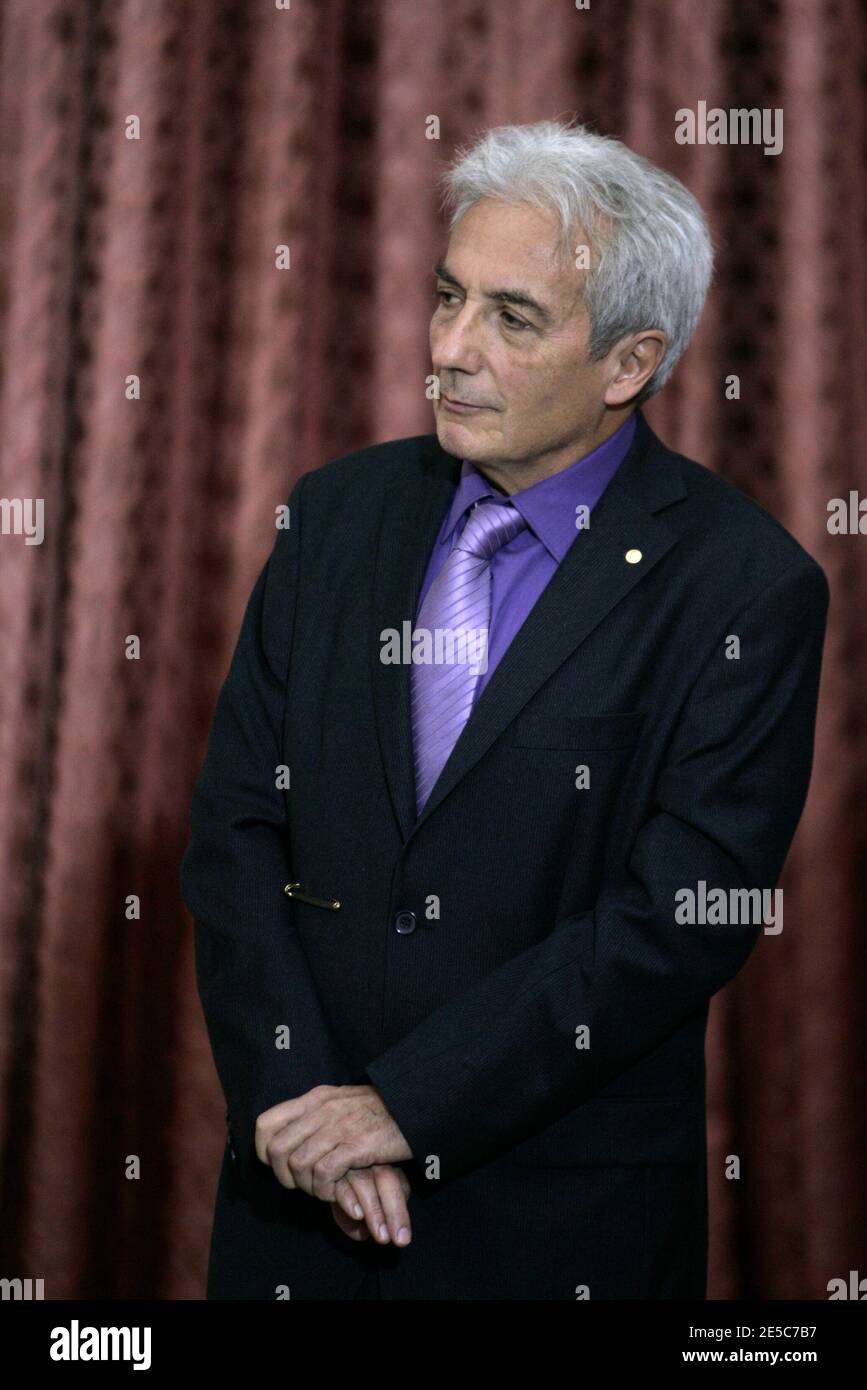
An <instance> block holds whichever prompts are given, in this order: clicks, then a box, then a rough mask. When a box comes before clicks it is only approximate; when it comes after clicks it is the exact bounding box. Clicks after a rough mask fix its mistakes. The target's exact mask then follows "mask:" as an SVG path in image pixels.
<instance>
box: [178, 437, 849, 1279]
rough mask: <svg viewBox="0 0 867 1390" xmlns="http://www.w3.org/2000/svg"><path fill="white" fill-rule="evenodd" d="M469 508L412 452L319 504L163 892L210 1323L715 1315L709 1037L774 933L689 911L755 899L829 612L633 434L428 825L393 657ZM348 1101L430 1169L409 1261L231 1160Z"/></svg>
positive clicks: (326, 481) (739, 514) (689, 479)
mask: <svg viewBox="0 0 867 1390" xmlns="http://www.w3.org/2000/svg"><path fill="white" fill-rule="evenodd" d="M459 471H460V460H459V459H456V458H454V457H452V456H451V455H449V454H447V453H445V452H444V451H443V450H442V449H441V448H440V446H439V444H438V441H437V438H436V436H435V435H423V436H420V437H417V438H412V439H401V440H396V441H393V442H390V443H387V444H382V445H376V446H374V447H372V448H368V449H362V450H360V451H357V452H355V453H352V454H350V455H348V456H346V457H344V458H340V459H337V460H334V461H332V462H330V463H328V464H327V465H325V466H324V467H322V468H320V469H318V470H315V471H314V472H312V473H308V474H306V475H305V476H304V477H303V478H302V479H301V480H300V481H299V482H298V483H297V484H296V486H295V488H294V489H293V491H292V495H291V497H290V508H291V526H290V528H289V530H287V531H280V532H278V534H277V539H276V542H275V545H274V548H273V552H272V554H271V556H270V558H269V560H268V562H267V563H266V565H265V567H264V569H263V570H262V573H261V574H260V576H259V579H258V581H257V583H256V585H255V588H254V590H253V593H252V596H251V598H250V601H249V605H248V608H247V611H246V615H245V618H244V622H243V626H242V630H241V634H240V637H239V641H238V645H237V649H236V651H235V654H234V658H233V660H232V664H231V668H230V670H229V673H228V676H227V678H226V681H225V684H224V686H223V688H222V691H221V693H220V697H219V701H218V704H217V708H216V713H215V716H214V722H213V727H212V730H211V735H210V741H209V744H208V749H207V755H206V759H205V763H204V767H203V769H202V772H201V775H200V777H199V780H198V783H197V785H196V789H195V793H194V797H193V803H192V812H191V836H190V842H189V846H188V848H187V852H186V856H185V859H184V864H183V894H184V898H185V901H186V903H187V905H188V906H189V908H190V911H191V913H192V914H193V917H194V919H195V946H196V967H197V979H198V988H199V992H200V996H201V1000H202V1004H203V1007H204V1012H205V1017H206V1020H207V1025H208V1029H209V1034H210V1039H211V1045H212V1049H213V1053H214V1058H215V1061H216V1066H217V1070H218V1073H219V1076H220V1080H221V1082H222V1086H223V1090H224V1092H225V1095H226V1099H227V1104H228V1121H229V1139H228V1145H227V1151H226V1157H225V1161H224V1164H223V1169H222V1172H221V1175H220V1183H219V1191H218V1196H217V1207H216V1214H215V1223H214V1234H213V1240H212V1247H211V1259H210V1266H209V1285H208V1289H209V1296H211V1297H232V1298H267V1299H272V1298H275V1297H280V1296H284V1297H285V1296H287V1292H288V1296H289V1297H291V1298H302V1299H321V1298H351V1297H352V1296H353V1293H354V1291H355V1289H356V1288H357V1286H358V1285H359V1283H360V1281H361V1278H362V1275H363V1273H364V1271H365V1269H367V1268H376V1269H377V1270H378V1271H379V1280H380V1287H381V1289H382V1292H383V1294H384V1296H385V1297H394V1298H457V1299H487V1298H531V1299H562V1298H565V1299H574V1298H576V1297H582V1296H589V1297H590V1298H592V1299H597V1298H665V1297H704V1290H705V1269H706V1242H707V1195H706V1162H705V1151H706V1145H705V1063H704V1036H705V1024H706V1018H707V1008H708V1001H709V1000H710V998H711V996H712V995H713V994H714V993H715V992H716V991H717V990H718V989H720V988H721V987H722V986H723V985H724V984H725V983H726V982H727V981H728V980H730V979H731V978H732V976H733V975H735V974H736V972H737V971H738V970H739V969H740V967H741V966H742V965H743V964H744V962H745V960H746V959H747V957H748V955H749V954H750V951H751V950H752V948H753V946H754V945H755V944H756V941H757V940H758V938H759V936H761V935H762V931H763V928H762V924H761V921H760V919H758V918H757V917H756V916H752V917H751V916H750V915H749V914H746V920H744V914H743V913H741V915H740V919H739V920H738V913H737V912H732V913H731V914H730V916H731V917H734V918H735V920H729V922H728V923H727V924H721V923H719V922H718V921H710V922H701V921H700V922H697V923H695V924H693V925H685V924H681V923H679V922H678V920H677V903H678V901H679V899H678V898H677V896H676V895H678V893H679V892H680V891H681V890H683V889H687V888H692V889H693V890H695V891H696V892H699V893H700V892H701V888H700V885H701V883H702V882H704V884H705V885H706V891H707V892H710V891H711V890H712V889H722V890H724V891H725V893H726V894H729V895H730V893H731V890H737V889H773V888H774V887H775V886H776V883H777V879H778V876H779V874H780V870H781V868H782V866H783V862H784V860H785V857H786V854H787V852H788V848H789V845H790V842H791V839H792V835H793V833H794V831H795V827H796V825H797V823H798V819H799V817H800V814H801V810H802V808H803V803H804V799H805V795H806V791H807V786H808V781H809V774H810V766H811V759H812V746H813V727H814V719H815V711H816V700H817V690H818V684H819V673H820V664H821V654H822V645H823V638H824V630H825V620H826V611H827V605H828V586H827V583H826V580H825V576H824V573H823V572H822V570H821V569H820V568H819V566H818V565H817V564H816V563H815V561H814V560H813V559H811V557H810V556H809V555H808V554H807V553H806V552H805V551H804V550H803V549H802V548H801V546H800V545H799V544H798V543H797V542H796V541H795V540H794V539H793V537H792V536H791V535H790V534H789V533H788V532H787V531H786V530H784V528H783V527H782V526H780V525H779V524H778V522H777V521H775V520H774V519H773V518H772V517H771V516H770V515H769V514H768V513H767V512H765V511H764V510H763V509H762V508H761V507H760V506H758V505H757V504H756V503H754V502H752V501H750V500H749V499H748V498H747V497H745V496H744V495H743V494H742V493H741V492H739V491H738V490H737V489H736V488H734V487H732V486H731V485H730V484H728V483H726V482H725V481H723V480H722V479H721V478H719V477H717V476H716V475H714V474H713V473H711V472H710V471H709V470H707V469H706V468H704V467H702V466H701V465H700V464H698V463H696V462H694V461H692V460H690V459H687V458H685V457H683V456H681V455H679V454H676V453H673V452H672V451H671V450H669V449H668V448H666V447H665V445H663V444H662V443H661V442H660V440H659V439H658V438H657V437H656V435H655V434H654V433H653V431H652V430H651V428H650V426H649V425H648V424H647V422H646V420H645V419H644V417H643V416H642V415H641V413H640V412H639V415H638V429H637V432H636V436H635V440H634V442H633V446H632V448H631V450H630V452H629V454H628V455H627V457H626V459H625V460H624V462H623V463H622V465H621V467H620V469H619V470H618V472H617V473H616V475H615V477H614V479H613V481H612V482H611V484H610V485H609V487H608V488H607V490H606V491H605V493H604V494H603V496H602V498H601V499H600V501H599V502H598V503H597V505H596V507H595V509H594V511H593V513H592V517H591V521H590V526H589V528H588V529H586V530H584V531H580V532H578V534H577V535H576V539H575V542H574V543H573V545H572V546H571V548H570V550H569V551H568V553H567V554H566V556H565V558H564V560H563V562H562V564H561V565H560V566H559V568H558V570H557V572H556V574H555V575H554V576H553V578H552V579H551V581H550V583H549V584H548V586H547V587H546V589H545V590H544V591H543V593H542V595H541V596H540V598H539V600H538V602H537V603H536V605H535V607H534V608H533V610H532V611H531V613H530V615H529V616H528V618H527V620H526V622H525V623H524V625H523V626H522V628H521V629H520V631H519V633H518V634H517V636H516V637H515V639H514V641H513V643H512V645H511V646H510V647H509V649H508V650H507V652H506V653H505V654H504V656H503V658H502V660H501V662H500V664H499V665H498V667H497V668H496V669H495V671H494V672H493V675H492V677H491V679H490V681H489V683H488V685H487V687H486V688H485V689H484V691H483V692H482V694H481V696H480V697H479V699H478V702H477V704H476V706H475V708H474V710H473V712H472V714H471V716H470V719H469V721H468V722H467V724H466V726H465V728H464V730H463V732H462V734H461V736H460V738H459V739H458V742H457V744H456V746H455V748H454V750H453V752H452V754H451V757H450V758H449V760H448V762H447V764H446V766H445V768H444V769H443V772H442V774H441V776H440V778H439V781H438V782H437V784H436V786H435V788H434V790H433V792H432V794H431V796H430V799H429V800H428V802H427V804H426V805H425V807H424V809H423V811H422V814H421V816H420V817H418V819H416V816H415V798H414V788H413V762H412V748H411V731H410V718H409V676H410V670H409V667H408V666H407V665H387V664H384V663H383V662H382V661H381V660H380V652H381V649H382V634H383V632H384V630H385V629H388V628H396V629H398V630H401V625H402V623H403V622H404V621H409V622H412V620H413V618H414V615H415V610H416V603H417V598H418V593H419V590H420V586H421V582H422V578H423V575H424V571H425V566H426V564H427V561H428V557H429V554H430V551H431V548H432V545H433V543H434V539H435V536H436V534H437V530H438V528H439V525H440V522H441V520H442V517H443V515H444V513H445V511H446V509H447V507H448V506H449V503H450V500H451V497H452V494H453V490H454V488H455V486H456V482H457V478H458V474H459ZM636 550H637V551H640V554H641V558H640V560H639V561H638V562H637V563H629V562H627V560H626V558H625V556H626V552H627V551H636ZM733 636H734V637H737V638H738V639H739V643H740V654H739V658H738V659H732V657H731V655H727V652H728V653H730V652H731V650H732V647H733V644H732V643H731V642H730V641H729V640H728V639H730V638H731V637H733ZM281 767H282V768H284V769H285V768H288V775H289V782H290V786H289V789H288V790H285V789H278V779H279V775H280V769H281ZM581 767H586V768H587V769H588V770H589V786H586V787H583V788H579V787H578V786H576V781H580V780H581V779H580V777H579V775H578V774H577V772H576V770H577V769H579V768H581ZM284 778H285V772H284ZM290 881H294V882H297V883H300V885H301V891H302V892H304V893H306V894H308V895H310V896H313V897H316V898H320V899H328V898H334V899H337V900H339V902H340V906H339V908H337V909H336V910H330V909H328V908H326V907H320V906H315V905H313V904H310V903H307V902H304V901H294V900H290V899H289V898H288V897H287V895H286V894H285V893H284V886H285V884H286V883H287V882H290ZM764 949H766V950H780V949H781V939H780V937H779V936H772V937H771V938H770V939H769V940H768V941H767V942H766V943H765V945H764ZM281 1028H284V1029H285V1028H288V1030H289V1043H290V1045H289V1047H288V1048H285V1047H278V1046H276V1045H275V1040H276V1038H277V1036H278V1032H277V1030H279V1029H281ZM361 1080H369V1081H371V1082H372V1083H373V1084H374V1085H376V1086H377V1087H378V1088H379V1090H380V1091H381V1092H382V1095H383V1097H384V1099H385V1101H386V1103H387V1105H388V1107H389V1109H390V1110H391V1112H392V1113H393V1115H394V1117H395V1119H396V1120H397V1122H398V1124H399V1125H400V1128H401V1129H402V1131H403V1133H404V1134H405V1136H406V1138H407V1140H408V1141H409V1143H410V1146H411V1148H412V1151H413V1155H414V1158H413V1161H412V1162H411V1163H410V1164H408V1165H407V1169H408V1171H409V1173H410V1175H411V1180H412V1183H413V1192H412V1194H411V1197H410V1211H411V1216H412V1220H413V1241H412V1243H411V1245H410V1246H409V1247H407V1248H406V1249H403V1250H400V1249H397V1248H395V1247H386V1248H383V1247H378V1246H375V1245H374V1244H373V1242H366V1243H365V1244H363V1245H361V1246H359V1245H356V1244H353V1242H351V1241H349V1240H348V1239H347V1238H346V1237H344V1236H343V1235H342V1234H341V1233H340V1232H339V1230H338V1228H337V1226H336V1225H335V1224H334V1222H333V1220H332V1216H331V1212H330V1210H329V1208H328V1206H327V1205H326V1204H324V1203H320V1202H317V1201H316V1200H315V1199H313V1198H311V1197H309V1196H307V1195H306V1194H305V1193H303V1192H299V1191H292V1192H290V1191H287V1190H286V1189H284V1188H282V1187H281V1186H280V1185H279V1184H278V1183H277V1181H276V1179H275V1178H274V1177H273V1174H272V1173H271V1172H270V1169H268V1168H266V1167H265V1166H264V1165H262V1164H261V1163H260V1162H259V1160H258V1159H257V1158H256V1156H255V1152H254V1150H253V1134H254V1127H255V1121H256V1116H257V1115H258V1114H259V1113H260V1112H261V1111H262V1110H264V1109H266V1108H268V1107H269V1106H271V1105H274V1104H276V1103H277V1102H278V1101H281V1100H285V1099H288V1098H289V1097H291V1096H294V1095H298V1094H301V1093H303V1092H305V1091H307V1090H309V1089H311V1088H312V1087H313V1086H316V1085H318V1084H321V1083H329V1084H341V1083H346V1082H358V1081H361Z"/></svg>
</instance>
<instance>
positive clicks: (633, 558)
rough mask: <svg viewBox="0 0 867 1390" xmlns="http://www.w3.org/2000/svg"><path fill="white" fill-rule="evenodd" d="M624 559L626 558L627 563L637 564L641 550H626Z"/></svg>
mask: <svg viewBox="0 0 867 1390" xmlns="http://www.w3.org/2000/svg"><path fill="white" fill-rule="evenodd" d="M625 559H626V563H627V565H637V564H638V562H639V560H640V559H641V551H640V550H627V552H626V556H625Z"/></svg>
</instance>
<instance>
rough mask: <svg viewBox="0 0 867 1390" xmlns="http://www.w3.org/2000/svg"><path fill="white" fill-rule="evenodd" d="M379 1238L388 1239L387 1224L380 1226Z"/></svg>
mask: <svg viewBox="0 0 867 1390" xmlns="http://www.w3.org/2000/svg"><path fill="white" fill-rule="evenodd" d="M379 1239H380V1240H388V1227H387V1226H380V1228H379Z"/></svg>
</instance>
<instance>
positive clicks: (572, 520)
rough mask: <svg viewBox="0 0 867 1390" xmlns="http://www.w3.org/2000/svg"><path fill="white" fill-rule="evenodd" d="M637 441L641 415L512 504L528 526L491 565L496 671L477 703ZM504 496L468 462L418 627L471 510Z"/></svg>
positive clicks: (491, 655) (431, 569) (435, 553)
mask: <svg viewBox="0 0 867 1390" xmlns="http://www.w3.org/2000/svg"><path fill="white" fill-rule="evenodd" d="M634 435H635V412H633V413H632V415H630V417H629V419H628V420H624V422H623V424H622V425H621V426H620V427H619V429H616V430H615V431H614V433H613V434H612V435H609V437H608V438H607V439H606V440H604V441H603V443H601V444H600V445H599V446H598V447H597V448H595V449H593V450H591V452H590V453H589V454H585V455H584V457H583V458H581V459H578V461H577V463H572V464H570V465H569V467H568V468H564V469H563V470H562V471H561V472H560V473H555V474H554V475H553V477H550V478H543V479H542V481H541V482H539V483H533V485H532V486H531V487H525V488H524V489H523V491H521V492H516V493H513V495H512V496H511V497H510V498H509V501H510V502H511V503H512V504H513V505H514V506H515V507H516V508H517V509H518V511H519V512H520V513H521V515H522V516H523V518H524V520H525V521H526V523H527V526H526V528H525V529H523V530H522V531H520V532H519V534H518V535H517V536H515V538H514V539H513V540H511V541H509V543H508V545H504V546H502V547H501V548H500V549H499V550H498V551H497V552H496V554H495V555H494V556H493V558H492V560H491V626H490V631H489V634H488V652H487V657H488V666H487V670H486V671H483V672H482V674H481V676H480V678H479V682H478V684H477V686H476V690H475V696H474V704H475V701H477V700H478V698H479V696H480V694H481V693H482V690H483V689H484V688H485V686H486V685H487V683H488V681H489V680H490V679H491V675H492V674H493V672H494V670H495V669H496V666H497V663H498V662H499V660H500V658H501V657H502V655H503V653H504V652H505V651H506V649H507V647H508V646H509V644H510V643H511V641H512V639H513V637H514V636H515V634H516V633H517V631H518V629H519V628H520V627H521V626H522V624H523V622H524V620H525V618H526V617H527V615H528V614H529V612H530V610H531V608H532V607H533V605H534V604H535V602H536V600H537V599H538V597H539V595H540V594H541V592H542V590H543V589H544V588H545V585H546V584H547V583H548V580H549V579H550V578H551V576H552V575H553V574H554V572H555V571H556V569H557V566H558V565H559V564H560V561H561V560H562V559H563V556H564V555H565V554H566V551H567V550H568V549H569V547H570V545H571V544H572V542H573V541H574V540H575V537H576V536H577V535H578V531H579V528H578V527H577V526H576V518H577V517H578V512H577V510H576V509H577V508H578V507H579V506H582V505H583V506H586V507H587V508H588V511H589V512H592V510H593V507H594V506H595V505H596V503H597V502H598V501H599V498H600V497H601V496H602V494H603V492H604V491H605V489H606V487H607V486H608V484H609V483H610V482H611V479H612V478H613V477H614V474H615V473H616V472H617V469H618V468H619V467H620V464H621V463H622V462H623V460H624V458H625V457H626V455H627V453H628V452H629V448H630V445H631V444H632V440H633V438H634ZM502 496H503V494H502V493H500V492H497V491H496V489H495V488H493V487H492V486H491V484H490V483H489V482H488V480H487V478H486V477H485V476H484V474H482V473H480V472H479V470H478V469H477V468H476V467H475V465H474V464H472V463H469V462H468V461H467V459H464V460H463V463H462V465H461V476H460V480H459V482H458V485H457V487H456V489H455V495H454V497H453V498H452V503H451V506H450V507H449V510H448V511H447V512H446V515H445V517H444V518H443V524H442V526H441V527H440V530H439V535H438V537H437V539H436V541H435V542H434V547H433V550H432V552H431V557H430V560H429V561H428V567H427V570H426V572H425V577H424V582H423V583H422V586H421V593H420V594H419V600H418V608H417V609H416V621H418V611H419V609H420V608H421V605H422V603H423V602H424V597H425V594H426V593H427V591H428V589H429V588H430V586H431V584H432V583H433V581H434V579H435V578H436V576H437V575H438V574H439V572H440V570H441V569H442V567H443V565H444V564H445V562H446V560H447V558H448V555H449V552H450V550H451V548H452V544H453V542H454V540H455V537H456V535H457V534H458V532H459V529H460V524H461V523H462V522H463V520H464V518H465V516H466V512H467V509H468V508H469V507H471V506H472V504H473V503H474V502H475V501H477V500H478V498H480V497H502Z"/></svg>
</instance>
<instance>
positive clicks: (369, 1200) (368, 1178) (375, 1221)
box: [344, 1168, 391, 1245]
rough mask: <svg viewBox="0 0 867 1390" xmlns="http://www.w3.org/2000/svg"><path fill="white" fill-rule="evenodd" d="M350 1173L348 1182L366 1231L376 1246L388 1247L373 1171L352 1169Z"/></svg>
mask: <svg viewBox="0 0 867 1390" xmlns="http://www.w3.org/2000/svg"><path fill="white" fill-rule="evenodd" d="M351 1172H352V1177H351V1179H349V1181H350V1182H351V1186H352V1190H353V1191H354V1192H355V1195H356V1196H357V1198H358V1201H359V1203H360V1205H361V1209H362V1211H363V1212H364V1220H365V1223H366V1225H367V1229H368V1230H369V1231H370V1234H371V1235H372V1236H373V1238H374V1240H375V1241H376V1242H377V1244H378V1245H388V1244H389V1242H390V1239H391V1237H390V1236H389V1232H388V1222H387V1221H386V1219H385V1212H384V1211H383V1207H382V1202H381V1200H380V1196H379V1192H378V1190H377V1183H376V1179H375V1178H374V1176H373V1170H372V1169H371V1168H353V1169H352V1170H351ZM344 1181H347V1179H344Z"/></svg>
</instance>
